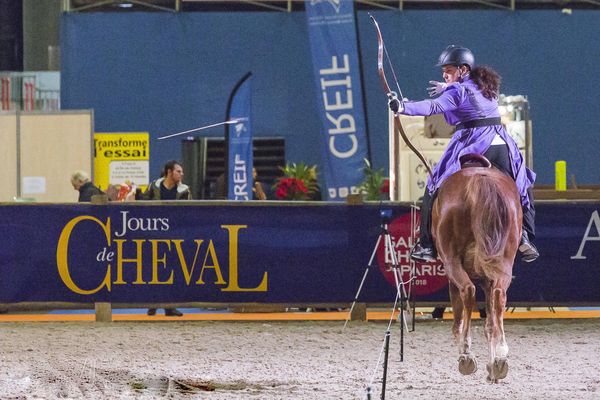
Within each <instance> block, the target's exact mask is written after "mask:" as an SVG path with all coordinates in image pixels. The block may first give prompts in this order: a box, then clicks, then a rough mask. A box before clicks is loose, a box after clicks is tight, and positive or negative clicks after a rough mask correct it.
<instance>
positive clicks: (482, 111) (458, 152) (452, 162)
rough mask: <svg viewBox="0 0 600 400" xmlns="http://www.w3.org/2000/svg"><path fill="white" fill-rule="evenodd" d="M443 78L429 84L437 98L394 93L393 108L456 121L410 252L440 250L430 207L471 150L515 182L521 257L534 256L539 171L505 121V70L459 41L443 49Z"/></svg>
mask: <svg viewBox="0 0 600 400" xmlns="http://www.w3.org/2000/svg"><path fill="white" fill-rule="evenodd" d="M437 66H439V67H442V77H443V78H444V82H436V81H430V82H429V83H430V85H431V86H430V87H429V88H428V90H429V94H430V96H431V97H434V96H439V97H437V98H436V99H434V100H423V101H400V100H398V99H397V98H395V97H394V98H392V99H391V100H390V101H389V107H390V109H391V110H392V111H393V112H394V113H400V114H404V115H421V116H428V115H433V114H443V115H444V118H445V119H446V121H447V122H448V123H449V124H450V125H456V132H455V133H454V135H453V137H452V139H451V140H450V143H449V144H448V147H447V148H446V150H445V151H444V154H442V157H441V159H440V161H439V163H438V164H437V165H436V166H435V168H434V169H433V176H430V177H429V178H428V180H427V188H426V189H425V195H424V196H423V203H422V205H421V226H420V231H421V232H420V241H419V243H417V244H416V245H415V246H414V247H413V249H412V251H411V258H413V259H415V260H418V261H435V259H436V256H437V253H436V250H435V244H434V242H433V238H432V235H431V208H432V205H433V200H434V199H435V196H436V195H437V191H438V189H439V188H440V186H441V185H442V183H444V181H445V180H446V179H447V178H448V177H449V176H451V175H452V174H454V173H455V172H457V171H458V170H460V161H459V160H460V157H461V156H464V155H466V154H469V153H474V154H481V155H484V156H485V157H486V158H487V159H488V160H490V162H491V163H492V165H493V166H494V167H496V168H497V169H499V170H500V171H502V172H504V173H505V174H507V175H508V176H510V177H511V178H512V179H513V180H514V181H515V183H516V185H517V188H518V190H519V195H520V198H521V206H522V208H523V233H522V237H521V241H520V244H519V250H520V251H521V252H522V254H523V257H522V259H523V260H524V261H526V262H531V261H534V260H535V259H536V258H538V256H539V253H538V251H537V249H536V248H535V246H534V245H533V243H532V240H533V239H534V237H535V209H534V206H533V195H532V190H531V186H532V185H533V182H534V181H535V173H533V171H531V170H529V169H528V168H526V167H525V163H524V161H523V156H522V155H521V153H520V151H519V148H518V146H517V144H516V142H515V141H514V140H513V138H512V137H511V136H510V135H508V133H507V132H506V130H505V129H504V127H503V126H502V124H501V122H500V113H499V111H498V94H499V90H500V76H499V75H498V73H496V71H494V70H493V69H492V68H490V67H486V66H478V67H475V57H474V56H473V53H472V52H471V50H469V49H467V48H465V47H458V46H454V45H450V46H448V47H447V48H446V49H445V50H444V51H443V52H442V54H441V55H440V57H439V61H438V64H437Z"/></svg>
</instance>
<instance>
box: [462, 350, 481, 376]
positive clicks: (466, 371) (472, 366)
mask: <svg viewBox="0 0 600 400" xmlns="http://www.w3.org/2000/svg"><path fill="white" fill-rule="evenodd" d="M458 370H459V371H460V373H461V374H463V375H471V374H472V373H474V372H475V371H477V360H475V357H473V356H472V355H471V354H461V355H460V357H458Z"/></svg>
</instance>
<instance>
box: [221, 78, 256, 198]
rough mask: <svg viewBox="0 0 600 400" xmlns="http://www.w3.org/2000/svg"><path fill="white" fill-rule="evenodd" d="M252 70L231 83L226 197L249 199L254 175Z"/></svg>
mask: <svg viewBox="0 0 600 400" xmlns="http://www.w3.org/2000/svg"><path fill="white" fill-rule="evenodd" d="M251 83H252V74H251V73H248V74H247V75H245V76H244V77H243V78H242V79H241V80H240V81H239V82H238V84H237V85H236V86H235V88H234V89H233V92H232V94H231V97H230V100H229V107H228V108H229V109H228V116H227V119H228V120H237V122H235V123H233V124H231V125H228V129H227V143H228V157H227V160H228V161H227V162H228V168H227V171H228V176H227V186H228V188H227V198H228V199H229V200H252V188H253V187H254V177H253V175H252V168H253V165H254V160H253V158H252V123H251V122H252V120H251V118H250V117H251V114H252V85H251Z"/></svg>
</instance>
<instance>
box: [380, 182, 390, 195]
mask: <svg viewBox="0 0 600 400" xmlns="http://www.w3.org/2000/svg"><path fill="white" fill-rule="evenodd" d="M379 193H381V194H387V195H389V194H390V180H389V179H384V180H383V184H382V185H381V189H379Z"/></svg>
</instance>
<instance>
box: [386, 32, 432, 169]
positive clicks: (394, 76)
mask: <svg viewBox="0 0 600 400" xmlns="http://www.w3.org/2000/svg"><path fill="white" fill-rule="evenodd" d="M383 52H384V53H385V58H386V60H387V62H388V65H389V67H390V71H391V72H392V77H393V78H394V83H396V87H397V88H398V95H399V96H400V101H403V100H404V95H403V94H402V89H400V83H398V78H397V77H396V71H394V66H393V65H392V60H391V59H390V55H389V54H388V51H387V47H385V43H384V44H383ZM413 146H415V145H414V144H413ZM415 148H416V149H417V150H419V152H421V154H423V153H422V152H423V149H421V148H420V146H419V147H417V146H415ZM423 157H425V156H423ZM430 168H431V167H430ZM425 169H426V170H427V166H426V165H425ZM427 175H428V176H429V172H427Z"/></svg>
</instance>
